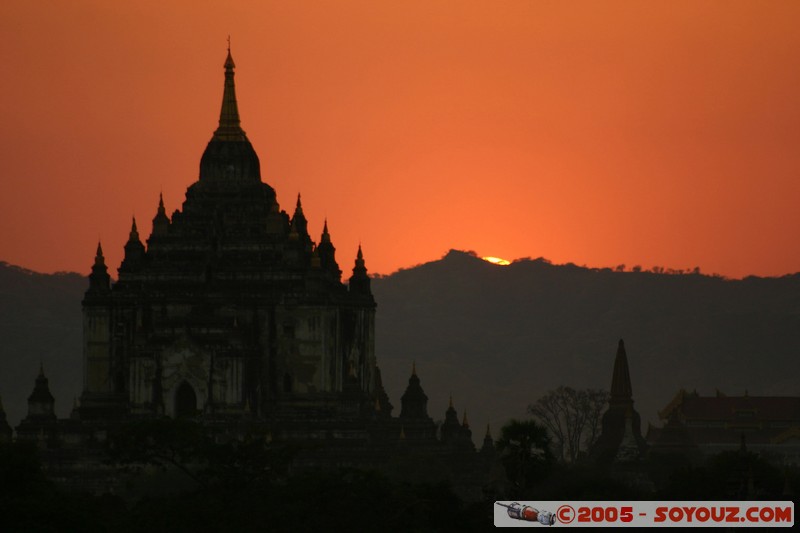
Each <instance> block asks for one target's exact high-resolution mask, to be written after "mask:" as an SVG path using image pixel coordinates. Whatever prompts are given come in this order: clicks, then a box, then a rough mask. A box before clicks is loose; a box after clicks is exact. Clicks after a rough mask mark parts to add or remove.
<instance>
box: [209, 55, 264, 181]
mask: <svg viewBox="0 0 800 533" xmlns="http://www.w3.org/2000/svg"><path fill="white" fill-rule="evenodd" d="M224 67H225V85H224V88H223V91H222V108H221V109H220V113H219V126H218V127H217V129H216V130H215V131H214V135H213V137H211V141H209V143H208V146H207V147H206V149H205V152H203V157H202V158H201V159H200V181H201V182H207V181H211V182H216V183H218V184H237V185H236V186H239V185H241V184H242V183H253V182H260V181H261V164H260V162H259V160H258V155H257V154H256V152H255V150H254V149H253V146H252V145H251V144H250V141H248V140H247V135H245V133H244V130H242V127H241V122H240V120H239V104H238V102H237V101H236V84H235V83H234V80H233V78H234V72H233V71H234V68H235V67H236V64H235V63H234V62H233V56H231V51H230V48H229V49H228V55H227V58H226V59H225V65H224Z"/></svg>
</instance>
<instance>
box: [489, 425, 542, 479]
mask: <svg viewBox="0 0 800 533" xmlns="http://www.w3.org/2000/svg"><path fill="white" fill-rule="evenodd" d="M497 449H498V451H499V452H500V458H501V461H502V462H503V466H504V467H505V469H506V475H508V478H509V479H510V480H511V481H512V482H513V483H514V484H515V485H516V486H517V487H518V488H519V489H520V490H525V488H526V487H527V486H528V484H529V483H530V482H531V481H532V480H533V479H535V478H541V477H543V476H545V475H547V473H548V472H549V470H550V467H551V466H552V464H553V462H554V458H553V454H552V452H551V451H550V437H549V436H548V435H547V430H546V429H545V428H544V427H542V426H541V425H539V424H538V423H536V421H535V420H515V419H512V420H510V421H509V422H508V423H507V424H506V425H505V426H503V428H502V429H501V430H500V439H499V440H498V441H497Z"/></svg>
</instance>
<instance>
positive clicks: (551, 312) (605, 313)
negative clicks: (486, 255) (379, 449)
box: [372, 251, 800, 437]
mask: <svg viewBox="0 0 800 533" xmlns="http://www.w3.org/2000/svg"><path fill="white" fill-rule="evenodd" d="M372 286H373V292H374V293H375V298H376V300H377V301H378V322H377V342H378V347H377V353H378V361H379V364H380V365H381V367H382V369H383V375H384V376H385V378H384V381H385V384H386V386H387V389H388V392H389V395H390V397H391V398H392V399H393V401H394V402H395V405H396V406H397V407H398V408H399V403H400V402H399V397H400V394H402V391H403V390H404V387H405V384H406V380H407V378H408V375H409V370H410V367H411V361H412V359H415V360H416V363H417V371H418V374H419V376H420V378H421V380H422V386H423V387H424V388H425V390H426V392H427V394H428V396H429V397H430V404H429V411H430V413H431V415H432V416H433V417H434V419H441V418H443V417H444V411H445V409H446V407H447V396H448V394H449V393H450V392H452V394H453V398H454V401H455V406H456V408H457V409H458V410H459V413H460V414H461V413H462V412H463V408H464V407H466V408H467V410H468V414H469V419H470V422H471V423H472V427H473V432H474V433H478V435H476V437H477V436H479V435H482V433H483V431H484V430H485V425H486V423H487V421H491V423H492V427H493V428H497V427H498V426H499V425H500V424H502V423H503V422H504V421H505V420H506V419H507V418H509V417H511V416H517V417H518V416H523V415H524V414H525V413H524V411H525V407H526V405H527V404H528V403H531V402H533V401H534V400H535V399H536V398H537V397H538V396H539V395H540V394H541V393H543V392H545V391H546V390H548V389H552V388H555V387H557V386H558V385H562V384H563V385H569V386H572V387H575V388H582V387H593V388H605V389H608V388H609V387H610V385H611V373H612V365H613V361H614V355H615V353H616V346H617V340H618V339H619V338H624V339H625V344H626V347H627V351H628V360H629V362H630V369H631V377H632V380H633V391H634V399H635V401H636V404H635V405H636V407H637V409H638V410H639V412H640V414H641V415H642V417H643V419H644V420H645V421H647V420H650V421H652V422H657V411H658V410H659V409H661V408H663V407H664V406H665V405H666V404H667V402H669V400H670V399H672V397H673V396H674V394H675V393H676V392H677V391H678V389H679V388H681V387H684V388H687V389H689V390H691V389H695V388H696V389H697V390H698V392H700V393H701V394H713V392H714V389H715V388H717V389H720V390H721V391H723V392H726V393H728V394H742V393H744V391H745V390H749V393H750V394H754V395H756V394H757V395H779V394H782V395H798V394H800V382H798V380H797V376H798V375H800V274H794V275H791V276H784V277H782V278H754V277H751V278H747V279H744V280H725V279H722V278H720V277H715V276H705V275H700V274H684V275H670V274H655V273H651V272H615V271H612V270H611V269H588V268H582V267H577V266H574V265H562V266H555V265H551V264H549V262H547V261H546V260H543V259H538V260H521V261H517V262H514V263H512V264H511V265H510V266H507V267H500V266H495V265H492V264H489V263H487V262H485V261H482V260H481V259H479V258H477V257H475V256H474V255H472V254H470V253H465V252H458V251H450V252H449V253H448V254H447V255H446V256H445V257H444V258H442V259H441V260H439V261H434V262H431V263H427V264H424V265H420V266H417V267H414V268H411V269H407V270H402V271H400V272H397V273H395V274H393V275H391V276H388V277H384V278H379V279H376V280H374V281H373V285H372Z"/></svg>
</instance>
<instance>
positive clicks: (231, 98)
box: [214, 39, 245, 141]
mask: <svg viewBox="0 0 800 533" xmlns="http://www.w3.org/2000/svg"><path fill="white" fill-rule="evenodd" d="M224 66H225V88H224V90H223V93H222V109H221V110H220V113H219V127H218V128H217V131H215V132H214V139H217V140H220V141H243V140H245V134H244V131H242V127H241V121H240V120H239V105H238V103H237V102H236V84H235V82H234V81H233V77H234V72H233V70H234V69H235V68H236V64H235V63H234V62H233V57H232V56H231V42H230V39H229V40H228V57H227V58H226V59H225V65H224Z"/></svg>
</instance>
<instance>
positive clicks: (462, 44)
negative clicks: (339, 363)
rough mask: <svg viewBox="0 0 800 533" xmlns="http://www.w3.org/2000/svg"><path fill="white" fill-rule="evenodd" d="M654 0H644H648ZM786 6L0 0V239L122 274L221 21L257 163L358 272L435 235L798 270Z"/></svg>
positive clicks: (193, 168)
mask: <svg viewBox="0 0 800 533" xmlns="http://www.w3.org/2000/svg"><path fill="white" fill-rule="evenodd" d="M656 4H658V5H656ZM798 24H800V2H794V1H787V2H779V1H770V2H761V1H753V2H734V1H721V2H702V1H699V0H690V1H686V2H680V1H671V2H639V1H631V2H610V1H603V2H596V1H587V2H559V1H553V2H545V1H530V0H524V1H523V0H520V1H514V0H483V1H467V0H453V1H443V0H418V1H411V0H404V1H402V2H394V1H391V2H390V1H375V0H364V1H341V0H340V1H336V2H333V1H331V2H325V1H313V2H311V1H292V2H285V1H273V2H262V1H252V2H245V1H239V2H230V1H225V2H212V1H198V0H193V1H175V0H171V1H169V2H161V1H149V0H148V1H137V2H124V3H123V2H106V1H104V0H96V1H75V0H70V1H37V2H2V3H1V4H0V64H2V68H3V70H4V74H3V75H2V78H1V79H2V81H1V82H0V162H1V163H2V165H1V166H0V228H2V231H0V260H5V261H8V262H11V263H15V264H19V265H22V266H25V267H28V268H31V269H34V270H40V271H46V272H48V271H56V270H75V271H79V272H83V273H88V272H89V270H90V267H91V264H92V259H93V255H94V248H95V245H96V241H97V238H98V236H99V237H100V238H101V239H102V241H103V245H104V249H105V250H106V257H107V259H108V262H109V264H110V265H111V266H112V271H114V273H115V269H116V267H117V266H119V262H120V260H121V258H122V246H123V244H124V242H125V240H126V239H127V234H128V230H129V228H130V217H131V215H132V214H135V215H136V216H137V217H138V220H139V227H140V229H141V230H143V233H145V234H147V235H149V232H150V227H151V220H152V217H153V216H154V215H155V210H156V206H157V201H158V193H159V191H161V190H163V193H164V201H165V203H166V206H167V210H168V212H172V211H173V210H174V209H176V208H179V207H180V205H181V203H182V201H183V199H184V191H185V189H186V187H187V186H188V185H189V184H191V183H192V182H193V181H195V180H196V179H197V173H198V167H199V161H200V155H201V154H202V152H203V149H204V148H205V145H206V143H207V142H208V140H209V139H210V138H211V134H212V132H213V130H214V129H215V127H216V122H217V118H218V113H219V107H220V102H221V98H222V82H223V69H222V64H223V62H224V60H225V39H226V36H227V35H228V34H229V33H230V34H231V36H232V44H233V47H232V49H233V57H234V59H235V61H236V65H237V71H236V83H237V93H238V97H239V109H240V112H241V115H242V126H243V128H244V129H245V131H246V132H247V134H248V137H249V138H250V140H251V141H252V143H253V145H254V147H255V149H256V151H257V152H258V154H259V156H260V158H261V165H262V178H263V179H264V181H266V182H268V183H270V184H271V185H272V186H273V187H275V189H276V190H277V193H278V201H279V202H280V203H281V207H282V208H284V209H287V210H291V209H292V207H293V205H294V200H295V197H296V195H297V193H298V192H302V194H303V206H304V211H305V213H306V216H307V217H308V219H309V229H310V230H311V232H312V236H313V237H314V238H315V239H318V238H319V233H320V231H321V228H322V222H323V218H324V217H325V216H327V217H328V222H329V227H330V230H331V234H332V237H333V242H334V244H335V245H336V247H337V258H338V261H339V264H340V266H341V267H342V269H343V270H344V271H345V274H346V275H349V272H350V269H351V268H352V264H353V259H354V256H355V249H356V247H357V245H358V242H359V240H360V241H361V242H362V243H363V245H364V252H365V256H366V259H367V267H368V268H369V270H370V272H372V273H375V272H380V273H390V272H392V271H394V270H396V269H397V268H400V267H404V266H411V265H414V264H417V263H420V262H424V261H428V260H432V259H436V258H438V257H440V256H442V255H443V254H444V253H445V252H446V251H447V250H448V249H449V248H460V249H472V250H475V251H477V252H478V253H479V254H482V255H494V256H500V257H505V258H509V259H513V258H517V257H539V256H544V257H546V258H549V259H550V260H552V261H553V262H555V263H565V262H574V263H577V264H579V265H580V264H586V265H588V266H616V265H618V264H621V263H625V264H627V265H628V268H630V267H632V266H633V265H637V264H638V265H642V266H643V267H644V268H646V269H647V268H651V267H652V266H654V265H660V266H664V267H672V268H690V267H694V266H700V267H701V269H702V271H704V272H709V273H710V272H718V273H721V274H724V275H727V276H731V277H740V276H744V275H747V274H758V275H782V274H785V273H789V272H796V271H800V243H799V242H798V235H800V31H797V27H798Z"/></svg>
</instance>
